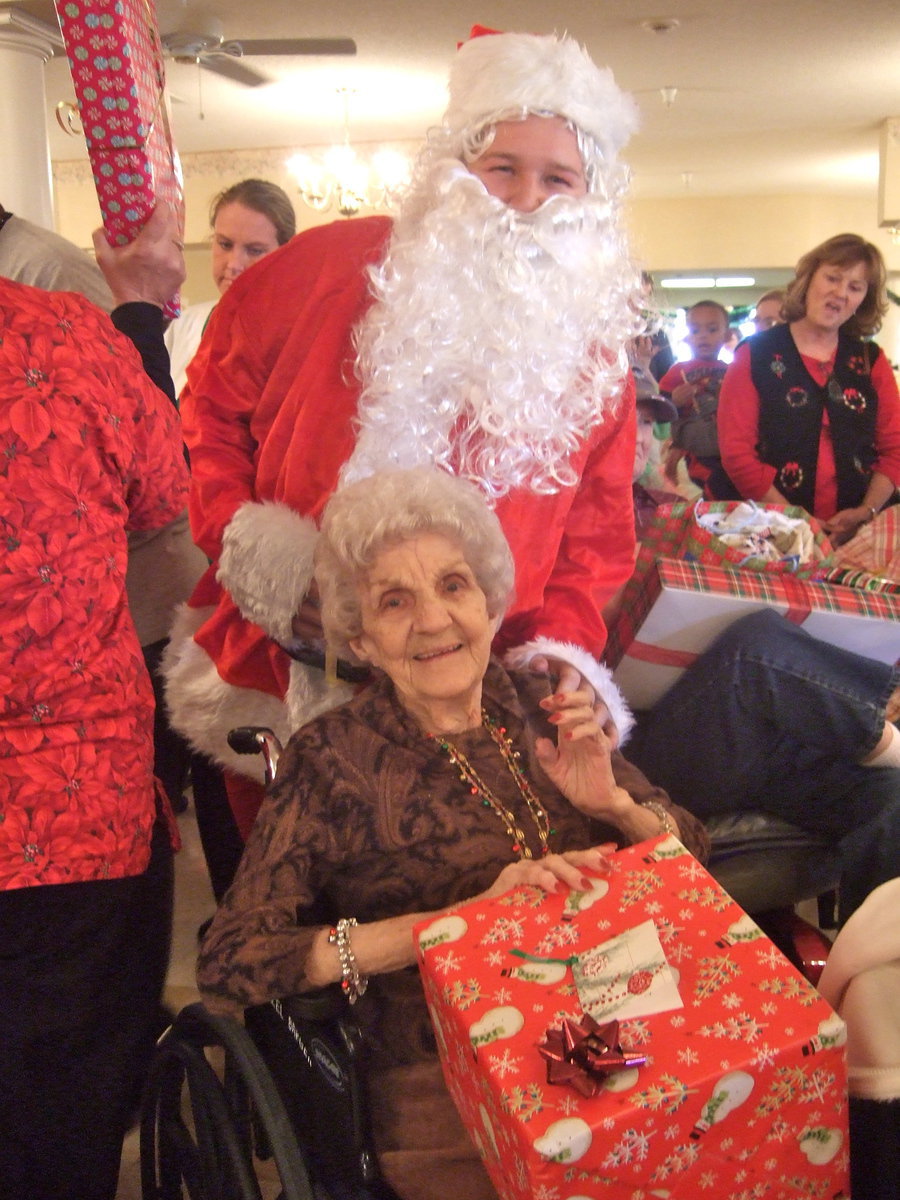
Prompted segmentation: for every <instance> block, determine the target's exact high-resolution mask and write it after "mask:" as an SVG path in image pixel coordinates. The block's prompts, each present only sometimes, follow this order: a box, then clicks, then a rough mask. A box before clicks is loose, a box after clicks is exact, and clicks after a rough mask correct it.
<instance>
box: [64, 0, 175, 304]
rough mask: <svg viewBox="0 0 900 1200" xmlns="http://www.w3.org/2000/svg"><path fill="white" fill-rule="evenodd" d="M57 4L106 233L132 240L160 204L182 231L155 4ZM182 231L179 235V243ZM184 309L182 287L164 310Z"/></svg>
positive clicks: (94, 0) (117, 240)
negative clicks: (180, 294) (167, 209)
mask: <svg viewBox="0 0 900 1200" xmlns="http://www.w3.org/2000/svg"><path fill="white" fill-rule="evenodd" d="M56 10H57V15H58V16H59V24H60V29H61V31H62V35H63V39H64V41H65V44H66V53H67V54H68V57H69V67H70V69H71V72H72V82H73V83H74V85H75V91H76V94H77V96H78V110H79V116H80V120H81V124H82V127H83V129H84V136H85V141H86V142H87V149H88V155H89V157H90V160H91V168H92V170H93V174H94V186H95V188H96V190H97V199H98V200H99V202H100V210H101V212H102V214H103V227H104V229H105V231H106V236H107V237H108V238H109V241H110V242H111V243H112V244H113V245H116V246H122V245H125V244H126V243H127V242H130V241H132V240H133V239H134V237H135V235H136V234H137V233H138V231H139V230H140V229H141V228H142V227H143V226H144V224H145V223H146V221H147V220H148V218H149V217H150V215H151V213H152V212H153V211H154V209H155V208H156V207H157V206H158V205H160V204H162V205H164V206H167V207H168V208H170V209H171V210H172V211H173V212H174V213H175V214H176V219H177V228H178V229H179V230H183V229H184V192H183V186H182V178H181V166H180V163H179V161H178V155H177V153H176V151H175V148H174V145H173V143H172V135H171V131H170V129H169V115H168V110H167V107H166V96H165V86H166V76H165V65H164V59H163V52H162V47H161V45H160V41H159V30H158V29H157V27H156V19H155V13H154V9H153V6H152V5H151V4H147V3H143V2H142V0H90V2H89V3H88V2H87V0H68V2H67V3H65V4H63V3H58V4H57V6H56ZM181 237H182V233H180V232H179V233H177V234H176V238H177V239H178V240H179V242H180V239H181ZM181 248H182V249H183V248H184V247H183V245H182V247H181ZM179 311H180V307H179V299H178V291H177V288H176V289H175V290H174V291H173V292H172V293H170V294H169V295H168V296H167V297H166V299H165V307H164V312H165V315H166V316H167V317H177V316H178V313H179Z"/></svg>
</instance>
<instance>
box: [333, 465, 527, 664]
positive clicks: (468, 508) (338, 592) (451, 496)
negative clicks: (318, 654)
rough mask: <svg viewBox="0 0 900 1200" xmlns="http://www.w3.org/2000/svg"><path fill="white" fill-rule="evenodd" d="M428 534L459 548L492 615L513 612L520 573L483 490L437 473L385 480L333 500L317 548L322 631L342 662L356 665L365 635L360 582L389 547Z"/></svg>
mask: <svg viewBox="0 0 900 1200" xmlns="http://www.w3.org/2000/svg"><path fill="white" fill-rule="evenodd" d="M425 533H440V534H443V535H444V536H445V537H449V538H452V539H453V540H454V541H456V542H458V543H459V544H460V546H461V547H462V551H463V555H464V557H465V560H466V562H467V563H468V565H469V566H470V567H471V568H472V573H473V574H474V576H475V579H476V582H477V583H478V586H479V587H480V588H481V590H482V591H483V592H484V594H485V597H486V599H487V610H488V615H489V616H490V617H502V616H503V614H504V613H505V612H506V609H507V607H508V606H509V603H510V601H511V600H512V594H513V584H514V580H515V567H514V565H513V559H512V554H511V552H510V549H509V545H508V543H507V541H506V537H505V536H504V533H503V530H502V529H501V527H500V522H499V521H498V519H497V517H496V515H495V514H494V513H493V512H492V511H491V509H489V508H488V506H487V505H486V504H485V501H484V497H483V495H482V494H481V492H480V491H479V490H478V488H476V487H474V486H473V485H472V484H470V483H468V482H466V481H465V480H462V479H456V478H454V477H453V476H452V475H448V474H446V473H445V472H444V471H439V470H436V469H434V468H433V467H415V468H413V469H411V470H408V471H383V472H379V473H378V474H376V475H370V476H368V477H367V478H365V479H361V480H359V481H358V482H357V483H354V484H351V485H350V486H349V487H345V488H343V489H342V490H341V491H339V492H336V493H335V494H334V495H333V496H332V497H331V499H330V500H329V501H328V504H327V505H326V506H325V511H324V513H323V515H322V528H321V533H320V535H319V540H318V542H317V544H316V555H315V577H316V582H317V584H318V586H319V595H320V598H321V606H322V610H321V611H322V625H323V628H324V630H325V637H326V639H327V640H328V643H329V645H330V646H332V647H333V649H334V650H336V652H337V653H338V654H339V655H340V656H341V657H352V654H351V653H350V650H349V646H348V644H347V643H348V641H349V639H350V638H354V637H357V636H358V635H359V634H360V632H361V631H362V625H361V612H360V593H359V584H360V576H361V575H362V574H363V573H364V572H365V571H366V570H368V568H369V567H370V566H371V565H372V563H373V562H374V561H375V559H376V558H377V557H378V555H379V553H380V552H381V551H382V550H383V549H384V548H385V547H386V546H389V545H396V544H397V543H398V542H403V541H406V540H408V539H411V538H415V537H418V536H419V535H420V534H425Z"/></svg>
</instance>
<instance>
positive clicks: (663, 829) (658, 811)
mask: <svg viewBox="0 0 900 1200" xmlns="http://www.w3.org/2000/svg"><path fill="white" fill-rule="evenodd" d="M638 803H639V804H640V806H641V808H646V810H647V811H648V812H652V813H653V815H654V817H656V819H657V821H659V832H660V833H671V834H674V832H675V826H674V825H673V824H672V818H671V817H670V816H669V813H668V812H667V811H666V809H665V808H663V806H662V805H661V804H660V803H659V801H658V800H640V801H638Z"/></svg>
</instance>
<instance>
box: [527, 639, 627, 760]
mask: <svg viewBox="0 0 900 1200" xmlns="http://www.w3.org/2000/svg"><path fill="white" fill-rule="evenodd" d="M541 655H543V656H545V657H546V658H559V659H562V661H563V662H567V663H569V665H570V666H573V667H574V668H575V669H576V670H577V671H580V672H581V674H582V675H583V676H584V678H585V679H586V680H587V682H588V683H589V684H590V685H591V687H592V688H593V689H594V691H595V692H596V693H597V696H598V697H599V699H601V700H602V701H603V703H604V704H605V705H606V707H607V708H608V709H609V715H610V716H611V717H612V719H613V724H614V725H615V727H616V729H617V731H618V734H619V744H618V749H620V750H621V748H622V746H623V745H624V744H625V741H626V739H627V737H628V735H629V734H630V733H631V730H632V729H633V728H634V717H633V716H632V713H631V709H630V708H629V707H628V705H627V704H626V703H625V697H624V696H623V695H622V693H621V692H620V691H619V688H618V686H617V684H616V682H615V680H614V679H613V677H612V672H611V671H610V669H609V667H605V666H604V665H603V664H602V663H599V662H597V660H596V659H595V658H594V657H593V655H591V654H588V652H587V650H585V649H584V648H583V647H582V646H575V645H573V644H572V643H571V642H555V641H553V640H552V639H551V638H543V637H539V638H535V639H534V641H532V642H526V643H525V644H524V645H523V646H514V647H513V648H512V650H509V651H507V653H506V657H505V659H504V662H505V664H506V666H508V667H512V668H513V669H514V670H524V669H525V668H526V667H527V666H528V664H529V663H530V662H531V660H532V659H533V658H538V657H539V656H541Z"/></svg>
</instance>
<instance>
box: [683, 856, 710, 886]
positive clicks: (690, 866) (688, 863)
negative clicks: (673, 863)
mask: <svg viewBox="0 0 900 1200" xmlns="http://www.w3.org/2000/svg"><path fill="white" fill-rule="evenodd" d="M678 874H679V875H680V876H681V877H682V879H689V880H690V879H705V878H706V875H707V871H706V868H705V867H704V866H703V864H702V863H701V862H700V861H699V860H698V859H696V858H694V856H693V854H688V855H686V856H685V857H684V858H683V859H682V860H681V861H680V862H679V864H678Z"/></svg>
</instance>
